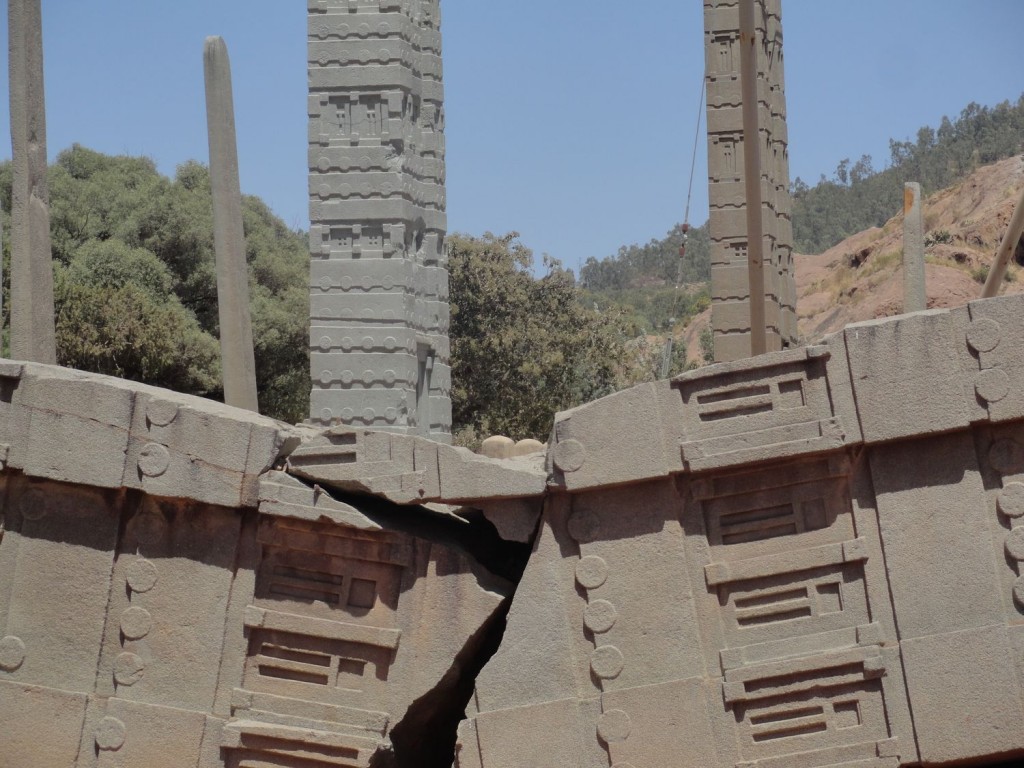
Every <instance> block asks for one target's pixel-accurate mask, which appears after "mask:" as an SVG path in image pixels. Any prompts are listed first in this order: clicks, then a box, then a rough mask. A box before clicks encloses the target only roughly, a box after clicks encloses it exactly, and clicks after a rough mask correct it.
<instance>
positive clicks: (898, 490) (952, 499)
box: [862, 411, 1005, 706]
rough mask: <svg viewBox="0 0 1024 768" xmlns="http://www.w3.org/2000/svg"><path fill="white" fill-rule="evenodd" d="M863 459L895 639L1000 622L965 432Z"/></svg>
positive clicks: (984, 512) (985, 508)
mask: <svg viewBox="0 0 1024 768" xmlns="http://www.w3.org/2000/svg"><path fill="white" fill-rule="evenodd" d="M862 413H863V411H862ZM869 461H870V467H871V479H872V484H873V485H874V492H875V503H876V505H877V508H878V522H879V527H880V529H881V534H882V542H883V545H884V547H885V558H886V568H887V570H888V575H889V587H890V590H891V592H892V599H893V607H894V608H895V610H896V616H897V625H898V627H899V631H900V639H901V640H906V639H909V638H917V637H926V636H929V635H937V634H944V633H948V632H956V631H960V630H967V629H972V628H977V627H985V626H991V625H993V624H996V623H1000V622H1002V621H1004V620H1005V619H1004V613H1003V606H1002V600H1001V599H1000V594H999V592H1000V580H999V579H998V578H997V576H996V570H995V569H996V567H997V565H996V563H995V562H994V561H993V551H994V548H993V544H992V541H991V538H990V533H989V525H988V518H989V516H990V515H992V514H993V512H992V510H991V509H990V508H989V503H988V500H987V498H986V495H985V489H984V487H983V485H982V481H981V476H980V473H979V470H978V464H977V458H976V455H975V448H974V440H973V439H972V438H971V436H970V435H969V434H966V433H962V434H957V435H948V436H943V437H935V438H932V439H930V440H917V441H914V442H905V443H900V444H894V445H887V446H879V447H876V448H874V449H873V450H872V451H871V453H870V454H869ZM1003 567H1005V566H1003ZM912 706H913V702H912Z"/></svg>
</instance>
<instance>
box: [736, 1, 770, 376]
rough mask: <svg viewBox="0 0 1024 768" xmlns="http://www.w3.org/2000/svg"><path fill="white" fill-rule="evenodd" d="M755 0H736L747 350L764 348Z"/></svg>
mask: <svg viewBox="0 0 1024 768" xmlns="http://www.w3.org/2000/svg"><path fill="white" fill-rule="evenodd" d="M754 6H755V0H740V82H741V88H742V94H743V96H742V98H743V173H744V180H745V182H746V207H747V269H748V273H749V283H750V354H751V356H754V355H763V354H764V353H765V352H767V351H768V338H767V327H766V324H765V320H766V318H765V305H764V304H765V302H764V222H763V219H762V215H763V211H762V209H761V206H762V198H761V131H760V128H759V123H760V120H759V118H758V112H759V110H760V106H759V104H758V97H757V50H758V40H757V25H756V24H755V20H754Z"/></svg>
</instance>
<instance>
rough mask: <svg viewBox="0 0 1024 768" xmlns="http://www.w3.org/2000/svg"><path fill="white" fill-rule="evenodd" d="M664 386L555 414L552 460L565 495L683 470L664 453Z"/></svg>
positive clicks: (672, 455)
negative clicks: (570, 491) (567, 492)
mask: <svg viewBox="0 0 1024 768" xmlns="http://www.w3.org/2000/svg"><path fill="white" fill-rule="evenodd" d="M667 389H669V384H668V382H664V381H663V382H657V383H654V384H642V385H640V386H636V387H633V388H631V389H627V390H624V391H622V392H617V393H615V394H614V395H609V396H608V397H605V398H602V399H601V400H598V401H596V402H593V403H589V404H587V405H584V406H581V407H579V408H575V409H573V410H570V411H564V412H562V413H558V414H556V415H555V442H554V444H553V445H552V447H551V449H550V452H549V454H550V459H551V462H552V469H553V470H554V472H555V473H556V474H555V478H556V482H557V483H558V484H560V485H563V486H564V487H565V488H567V489H569V490H573V491H574V490H580V489H585V488H590V487H596V486H601V485H614V484H617V483H627V482H637V481H640V480H647V479H651V478H656V477H664V476H665V475H667V474H668V473H669V472H671V471H678V470H679V469H681V468H682V467H681V465H680V462H679V459H678V458H677V456H676V455H675V451H671V452H666V447H665V440H664V439H663V436H662V435H663V430H664V426H663V424H664V419H666V418H671V416H672V415H674V414H671V413H669V414H665V413H663V412H662V410H661V405H662V399H661V393H662V392H663V391H664V390H667Z"/></svg>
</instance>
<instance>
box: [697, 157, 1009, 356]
mask: <svg viewBox="0 0 1024 768" xmlns="http://www.w3.org/2000/svg"><path fill="white" fill-rule="evenodd" d="M1022 188H1024V156H1021V155H1018V156H1015V157H1011V158H1008V159H1006V160H1001V161H1000V162H997V163H993V164H992V165H987V166H984V167H981V168H978V169H977V170H976V171H974V172H973V173H972V174H971V175H970V176H968V177H967V178H966V179H965V180H964V181H962V182H960V183H958V184H955V185H953V186H951V187H949V188H947V189H944V190H941V191H939V192H937V193H935V194H933V195H931V196H929V197H927V198H926V199H925V201H924V223H925V233H926V235H925V238H926V239H925V243H926V250H925V262H926V267H925V272H926V277H927V292H928V306H929V308H939V307H956V306H960V305H962V304H965V303H966V302H968V301H971V300H972V299H975V298H978V296H979V295H980V293H981V287H982V284H983V283H984V280H985V277H986V276H987V275H988V268H989V266H990V265H991V263H992V260H993V258H994V257H995V253H996V249H997V248H998V247H999V243H1000V240H1001V239H1002V237H1003V234H1004V233H1005V231H1006V227H1007V224H1008V223H1009V220H1010V216H1011V215H1012V214H1013V209H1014V206H1015V205H1016V203H1017V200H1018V199H1019V197H1020V193H1021V189H1022ZM902 250H903V212H902V211H900V212H898V213H897V214H896V215H895V216H893V217H892V218H891V219H889V221H887V222H886V223H885V225H884V226H882V227H872V228H870V229H867V230H864V231H863V232H858V233H857V234H855V235H852V236H851V237H848V238H846V239H845V240H843V241H842V242H840V243H838V244H837V245H835V246H833V247H832V248H829V249H828V250H827V251H825V252H824V253H821V254H818V255H797V256H796V269H797V273H796V274H797V290H798V292H799V300H798V304H797V312H798V315H799V329H800V334H801V336H802V338H803V339H804V340H805V341H807V342H813V341H816V340H818V339H820V338H821V337H822V336H824V335H826V334H828V333H832V332H833V331H837V330H839V329H840V328H842V327H843V326H845V325H847V324H848V323H853V322H858V321H860V320H870V319H873V318H879V317H887V316H890V315H897V314H899V313H900V312H901V308H902V301H903V276H902V273H901V271H900V261H901V258H902ZM1015 257H1016V258H1015V260H1016V262H1017V264H1016V265H1012V266H1011V268H1010V271H1009V274H1008V275H1007V281H1006V283H1005V287H1004V289H1003V292H1004V293H1024V272H1021V273H1020V274H1018V267H1019V266H1020V265H1022V264H1024V248H1021V247H1018V249H1017V252H1016V254H1015ZM709 321H710V310H709V311H707V312H703V313H701V314H700V315H698V316H697V317H696V318H695V319H694V321H693V323H691V324H690V326H689V327H688V328H687V329H686V333H685V341H686V346H687V357H688V358H689V359H691V360H699V359H700V358H701V353H700V343H699V340H700V334H701V332H702V331H703V330H704V329H705V328H707V327H708V323H709Z"/></svg>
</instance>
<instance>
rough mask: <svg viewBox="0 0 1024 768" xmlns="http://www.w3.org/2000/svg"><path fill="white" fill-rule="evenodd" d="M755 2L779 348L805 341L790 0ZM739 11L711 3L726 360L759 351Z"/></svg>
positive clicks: (716, 223)
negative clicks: (799, 297)
mask: <svg viewBox="0 0 1024 768" xmlns="http://www.w3.org/2000/svg"><path fill="white" fill-rule="evenodd" d="M754 5H755V26H756V35H757V37H758V43H759V45H757V46H756V48H757V52H758V53H757V55H758V62H757V70H758V83H757V93H758V104H759V110H758V132H759V135H760V137H761V144H760V149H761V189H762V212H763V216H762V220H763V237H764V270H765V275H764V285H765V304H766V306H765V317H766V324H767V347H768V351H769V352H771V351H773V350H779V349H784V348H786V347H790V346H794V345H795V344H796V342H797V327H796V276H795V272H794V267H793V225H792V220H791V214H792V202H791V199H790V194H789V150H788V142H789V138H788V135H787V132H786V92H785V74H784V69H783V54H782V10H781V0H754ZM739 7H740V0H704V35H705V52H706V55H707V62H706V72H707V94H708V100H707V109H708V176H709V179H708V181H709V204H710V227H711V291H712V299H713V301H712V327H713V329H714V335H715V360H716V361H717V362H723V361H728V360H737V359H740V358H744V357H747V356H749V355H750V301H749V300H750V289H749V286H750V279H749V275H748V267H747V221H746V204H745V195H744V183H745V176H744V169H743V158H744V153H743V109H742V106H743V102H742V98H741V91H742V88H741V82H740V14H739Z"/></svg>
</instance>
